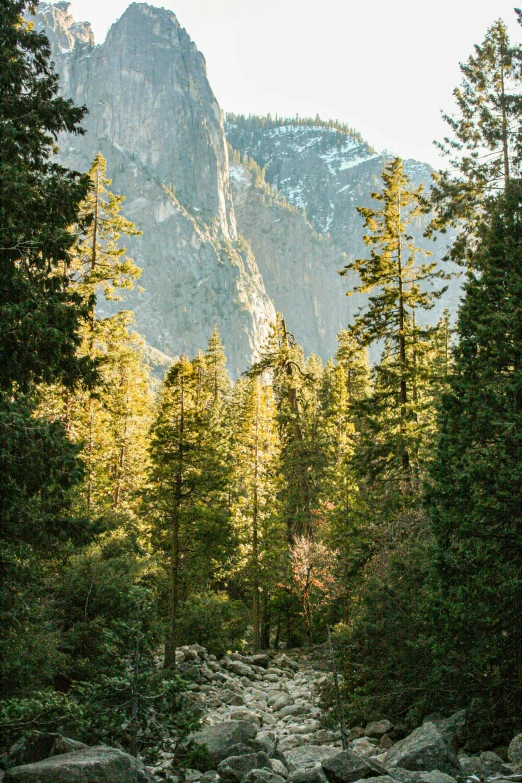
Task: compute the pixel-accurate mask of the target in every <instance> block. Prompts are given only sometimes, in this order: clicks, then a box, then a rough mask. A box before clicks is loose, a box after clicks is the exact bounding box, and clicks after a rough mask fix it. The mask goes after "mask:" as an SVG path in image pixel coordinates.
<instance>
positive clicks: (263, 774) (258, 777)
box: [243, 769, 286, 783]
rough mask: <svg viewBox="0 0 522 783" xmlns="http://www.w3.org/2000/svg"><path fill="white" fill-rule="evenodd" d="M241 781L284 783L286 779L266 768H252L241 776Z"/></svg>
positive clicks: (250, 782) (246, 782)
mask: <svg viewBox="0 0 522 783" xmlns="http://www.w3.org/2000/svg"><path fill="white" fill-rule="evenodd" d="M243 783H286V780H285V778H283V777H282V776H281V775H278V774H277V773H276V772H273V771H270V770H268V769H252V770H251V771H250V772H249V773H248V775H245V777H244V778H243Z"/></svg>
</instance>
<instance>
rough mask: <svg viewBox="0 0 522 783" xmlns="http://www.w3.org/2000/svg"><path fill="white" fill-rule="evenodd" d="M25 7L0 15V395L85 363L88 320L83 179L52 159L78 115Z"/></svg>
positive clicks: (13, 1) (68, 377)
mask: <svg viewBox="0 0 522 783" xmlns="http://www.w3.org/2000/svg"><path fill="white" fill-rule="evenodd" d="M29 7H30V4H29V3H28V2H26V0H6V2H3V3H2V7H1V9H0V146H1V148H2V157H1V160H0V262H1V263H0V334H1V339H0V389H2V390H4V391H9V390H11V389H12V388H13V387H14V386H16V387H18V388H23V389H24V390H28V389H29V388H30V387H31V384H32V383H34V382H38V381H42V380H43V381H53V380H55V379H56V377H57V376H59V377H60V378H61V379H63V381H64V382H66V383H68V384H71V383H74V382H76V381H77V380H78V379H79V378H81V377H82V376H83V375H84V374H85V372H86V371H87V369H88V366H87V365H88V363H86V362H85V361H82V360H81V359H79V357H78V356H77V354H76V348H77V346H78V342H79V339H78V333H77V332H78V326H79V323H80V322H81V319H82V318H83V317H84V316H85V315H86V312H85V308H84V307H83V306H82V303H81V300H80V299H79V298H78V297H77V296H75V294H74V292H73V291H72V290H71V288H70V284H69V277H68V267H69V261H70V253H71V249H72V247H73V244H74V242H75V235H74V232H72V231H71V230H70V226H71V225H73V224H74V223H76V221H77V218H78V210H79V204H80V202H81V200H82V199H83V198H84V197H85V195H86V192H87V188H88V179H87V178H86V177H85V176H81V175H80V174H78V173H76V172H73V171H69V170H67V169H65V168H63V167H62V166H59V165H58V164H57V163H55V162H53V160H52V155H53V152H54V149H55V145H56V140H57V138H58V135H59V134H60V133H61V132H64V131H65V132H69V133H76V134H77V133H80V132H82V131H81V130H80V129H79V126H78V123H79V122H80V121H81V119H82V117H83V116H84V114H85V109H83V108H77V107H75V106H74V105H73V102H72V101H70V100H66V99H64V98H61V97H58V96H57V93H58V77H57V76H56V74H55V73H54V72H53V70H52V64H51V62H50V53H51V49H50V45H49V42H48V40H47V38H46V37H45V36H44V35H43V34H41V33H36V32H35V31H34V30H32V29H31V27H30V25H28V24H27V23H26V22H24V21H22V15H23V13H24V11H25V10H26V9H27V8H29Z"/></svg>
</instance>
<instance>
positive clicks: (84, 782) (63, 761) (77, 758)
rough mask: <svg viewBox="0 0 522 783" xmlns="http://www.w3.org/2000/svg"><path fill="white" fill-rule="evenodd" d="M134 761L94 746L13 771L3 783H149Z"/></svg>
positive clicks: (143, 768) (115, 752) (137, 762)
mask: <svg viewBox="0 0 522 783" xmlns="http://www.w3.org/2000/svg"><path fill="white" fill-rule="evenodd" d="M150 780H151V778H150V775H149V773H148V772H147V770H146V769H145V767H144V765H143V764H142V763H141V761H138V759H135V758H133V756H129V754H128V753H123V752H122V751H121V750H116V748H109V747H106V746H104V745H98V746H97V747H94V748H88V749H87V750H78V751H75V752H73V753H65V754H63V755H60V756H52V758H48V759H44V760H43V761H37V762H35V763H34V764H24V765H23V766H21V767H13V768H12V769H10V770H9V771H8V772H6V774H5V777H4V783H149V782H150Z"/></svg>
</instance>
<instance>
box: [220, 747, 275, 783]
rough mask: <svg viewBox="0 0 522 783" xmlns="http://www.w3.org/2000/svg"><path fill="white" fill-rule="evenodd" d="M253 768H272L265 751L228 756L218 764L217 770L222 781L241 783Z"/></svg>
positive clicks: (225, 782)
mask: <svg viewBox="0 0 522 783" xmlns="http://www.w3.org/2000/svg"><path fill="white" fill-rule="evenodd" d="M253 769H267V770H269V771H271V770H272V767H271V765H270V759H269V758H268V756H267V754H266V753H263V752H259V753H249V754H247V755H245V756H230V757H229V758H226V759H224V760H223V761H221V762H220V763H219V764H218V768H217V771H218V773H219V777H220V779H221V780H223V781H224V783H241V781H242V780H243V778H244V777H246V775H247V774H248V773H249V772H250V771H251V770H253Z"/></svg>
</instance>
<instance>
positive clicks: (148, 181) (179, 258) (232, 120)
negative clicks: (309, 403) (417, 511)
mask: <svg viewBox="0 0 522 783" xmlns="http://www.w3.org/2000/svg"><path fill="white" fill-rule="evenodd" d="M34 21H35V25H36V27H37V28H38V29H42V30H44V31H45V32H46V34H47V35H48V37H49V39H50V41H51V43H52V46H53V57H54V60H55V63H56V68H57V70H58V72H59V74H60V77H61V88H62V91H63V93H64V94H65V95H67V96H69V97H72V98H73V99H74V101H75V103H77V104H79V105H86V106H87V108H88V109H89V114H88V115H87V117H86V119H85V121H84V127H85V129H86V134H85V135H84V136H81V137H64V138H62V139H61V140H60V160H61V162H63V163H64V164H65V165H67V166H70V167H72V168H76V169H79V170H87V169H88V168H89V166H90V164H91V161H92V159H93V158H94V156H95V154H96V153H97V152H98V150H100V151H101V152H102V153H103V155H104V156H105V157H106V159H107V163H108V173H109V176H110V177H111V178H112V180H113V184H112V188H113V190H114V191H115V192H117V193H121V194H123V195H125V196H126V203H125V206H124V214H125V215H126V216H127V217H128V218H130V219H131V220H133V221H134V222H135V223H136V225H137V226H138V228H140V229H141V231H142V232H143V233H142V235H141V236H140V237H133V238H131V239H129V240H128V250H129V253H130V255H131V256H132V257H133V258H134V259H135V260H136V262H137V263H138V264H139V266H141V267H142V269H143V275H142V279H141V281H140V283H141V285H142V287H143V291H136V292H133V293H132V294H130V295H128V296H127V297H126V305H125V306H127V307H130V308H132V309H133V310H134V311H135V312H136V315H137V325H138V329H139V331H140V332H142V333H143V334H144V335H145V336H146V338H147V341H148V343H149V344H150V346H152V347H153V348H154V349H156V350H159V351H160V352H163V353H165V354H167V355H170V356H174V355H179V354H181V353H182V352H187V353H188V354H193V353H195V352H196V351H197V350H198V349H199V348H201V347H204V346H205V344H206V340H207V337H208V335H209V334H210V332H211V330H212V328H213V326H214V324H215V323H217V324H218V327H219V329H220V332H221V334H222V337H223V340H224V343H225V347H226V350H227V354H228V357H229V361H230V369H231V372H232V374H233V376H237V375H238V374H239V373H241V372H242V371H243V370H244V369H245V368H246V367H247V366H248V365H249V363H250V362H251V360H252V358H253V357H255V355H256V353H257V351H258V349H259V347H260V345H261V344H262V342H263V340H264V338H265V336H266V334H267V332H268V328H269V323H270V322H271V321H272V320H273V319H274V317H275V312H276V310H278V311H280V312H282V313H283V314H284V316H285V318H286V320H287V323H288V325H289V328H290V329H291V330H292V331H293V332H294V334H295V336H296V338H297V340H298V341H299V342H300V343H301V344H302V345H303V347H304V348H305V350H306V352H307V353H311V352H314V353H317V354H318V355H320V356H322V357H323V358H324V359H327V358H328V357H329V356H331V355H332V354H333V353H334V351H335V338H336V334H337V333H338V331H339V330H340V329H341V328H342V327H345V326H346V325H347V324H348V322H349V320H350V315H351V313H353V311H354V310H355V309H357V307H358V305H359V304H360V300H359V301H358V300H357V298H356V297H352V298H347V297H346V296H345V293H346V290H347V289H348V288H349V287H350V281H349V280H346V279H341V278H340V277H339V275H338V274H337V272H338V270H339V269H341V268H342V266H343V264H344V263H345V262H346V256H350V255H353V254H356V253H360V252H364V250H365V249H364V245H363V242H362V235H363V231H362V221H361V219H360V217H359V215H358V213H357V212H356V209H355V205H356V204H365V203H369V191H370V190H371V189H374V187H375V186H376V185H377V181H378V178H379V176H380V173H381V170H382V166H383V163H384V158H383V156H382V155H378V154H377V153H375V152H374V151H373V150H371V149H370V148H369V146H368V145H367V144H366V143H365V142H364V140H363V139H362V138H361V137H360V136H359V135H358V134H357V133H356V132H354V131H350V129H347V128H344V127H342V126H336V125H334V124H331V123H330V124H328V123H321V122H320V121H298V122H295V121H293V122H288V121H281V120H271V119H270V118H263V119H260V118H249V119H245V118H243V117H232V116H231V117H229V118H228V121H227V123H226V133H227V136H228V140H229V141H230V143H231V145H232V147H233V148H234V149H236V150H240V151H241V152H242V153H246V155H247V156H248V157H249V158H250V159H251V160H250V163H249V161H248V160H246V158H245V159H244V160H243V159H241V158H240V157H238V156H237V155H235V154H234V156H233V157H234V160H233V162H232V165H231V166H230V162H229V154H228V151H227V144H226V140H225V129H224V124H223V118H222V112H221V109H220V107H219V105H218V103H217V101H216V98H215V96H214V94H213V92H212V89H211V86H210V84H209V82H208V78H207V74H206V66H205V60H204V57H203V55H202V54H201V53H200V52H199V51H198V50H197V48H196V46H195V44H194V43H193V42H192V41H191V39H190V37H189V35H188V33H187V32H186V31H185V30H184V29H183V28H182V27H181V26H180V24H179V22H178V21H177V19H176V17H175V15H174V14H173V13H172V12H170V11H166V10H164V9H159V8H154V7H152V6H149V5H147V4H146V3H132V4H131V5H130V6H129V7H128V8H127V10H126V11H125V13H124V14H123V15H122V16H121V18H120V19H119V20H118V21H117V22H116V23H115V24H114V25H113V26H112V27H111V29H110V31H109V33H108V35H107V38H106V40H105V42H104V43H103V44H101V45H98V46H96V45H95V42H94V37H93V34H92V30H91V28H90V25H89V24H88V23H87V22H80V23H78V22H75V21H74V19H73V18H72V16H71V14H70V4H69V3H67V2H59V3H55V4H49V3H41V4H40V5H39V6H38V8H37V12H36V16H35V19H34ZM254 161H257V163H258V164H259V166H261V167H266V181H265V180H264V179H263V176H260V171H259V170H258V171H255V170H254V169H255V165H253V164H254ZM408 167H409V170H410V173H411V174H412V176H413V178H414V181H415V182H419V181H426V182H427V181H428V180H429V176H430V172H429V168H428V167H427V166H425V165H424V164H420V163H416V162H414V161H409V162H408ZM274 188H277V190H278V193H277V192H275V191H274ZM417 228H418V231H417V233H418V235H419V236H421V234H422V225H419V226H418V227H417ZM440 249H442V248H440ZM439 255H441V253H440V252H439ZM108 308H109V305H108V303H101V309H102V310H107V309H108ZM436 315H437V313H435V314H434V317H435V316H436Z"/></svg>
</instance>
